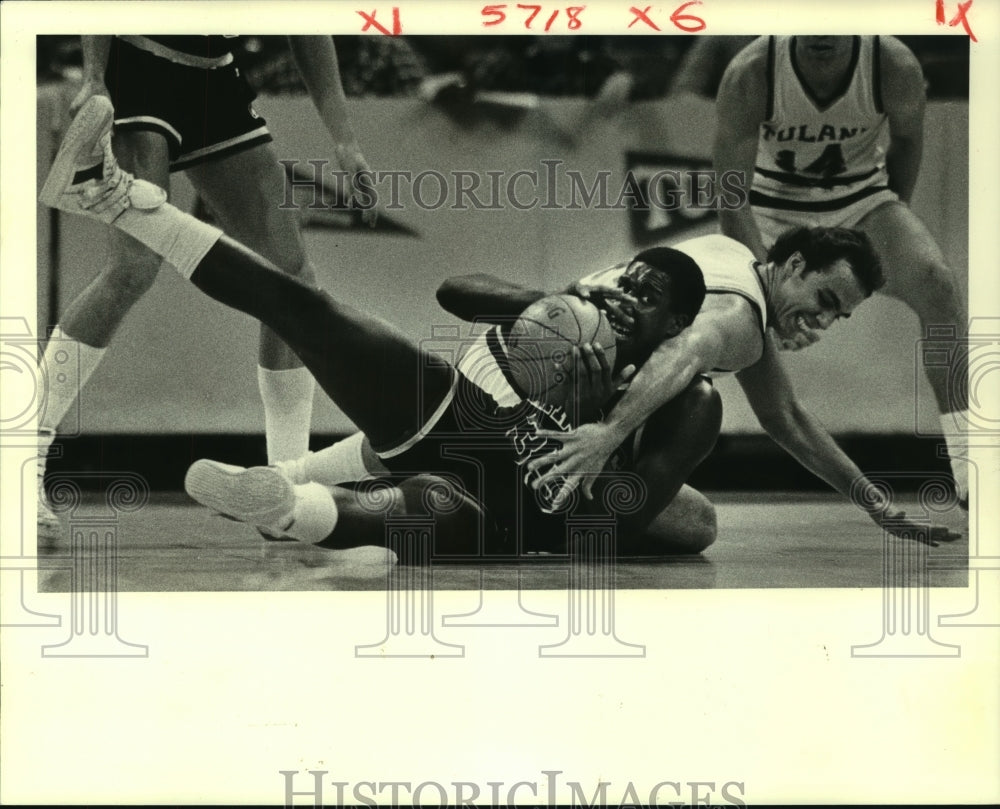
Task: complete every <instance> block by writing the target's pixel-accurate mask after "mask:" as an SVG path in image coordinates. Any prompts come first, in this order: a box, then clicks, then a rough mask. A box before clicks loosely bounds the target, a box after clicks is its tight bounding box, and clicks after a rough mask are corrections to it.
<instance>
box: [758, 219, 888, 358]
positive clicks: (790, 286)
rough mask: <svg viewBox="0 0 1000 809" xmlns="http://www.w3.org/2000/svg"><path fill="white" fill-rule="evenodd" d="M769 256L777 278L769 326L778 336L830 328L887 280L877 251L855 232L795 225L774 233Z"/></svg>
mask: <svg viewBox="0 0 1000 809" xmlns="http://www.w3.org/2000/svg"><path fill="white" fill-rule="evenodd" d="M767 260H768V263H769V264H770V265H773V266H774V267H775V268H776V270H777V279H778V282H777V284H775V285H774V287H773V288H772V289H771V290H770V295H769V301H768V303H769V306H770V309H771V311H770V312H769V313H768V314H769V318H768V319H769V325H770V326H771V328H773V329H774V331H775V332H776V333H777V334H778V336H779V337H780V338H781V339H782V340H794V339H795V336H796V334H798V333H800V332H815V331H819V330H824V329H828V328H829V327H830V326H831V325H833V324H834V323H835V322H836V321H837V320H839V319H840V318H848V317H850V316H851V312H853V311H854V309H855V308H856V307H857V306H858V305H859V304H860V303H862V302H863V301H864V300H865V299H866V298H868V297H870V296H871V294H872V293H873V292H875V291H876V290H877V289H880V288H881V287H882V286H883V285H884V284H885V278H884V277H883V275H882V267H881V264H880V263H879V259H878V256H877V255H876V254H875V249H874V248H873V247H872V244H871V242H870V241H869V240H868V237H867V236H865V234H864V233H862V232H861V231H858V230H848V229H846V228H824V227H815V228H805V227H803V228H794V229H792V230H788V231H785V232H784V233H782V234H781V236H779V237H778V240H777V241H776V242H775V243H774V244H773V245H772V247H771V249H770V250H769V251H768V254H767Z"/></svg>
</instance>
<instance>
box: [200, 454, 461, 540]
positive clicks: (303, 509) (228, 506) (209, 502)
mask: <svg viewBox="0 0 1000 809" xmlns="http://www.w3.org/2000/svg"><path fill="white" fill-rule="evenodd" d="M184 489H185V491H186V492H187V493H188V494H189V495H190V496H191V497H192V498H193V499H194V500H196V501H197V502H199V503H201V504H202V505H204V506H207V507H208V508H210V509H212V510H213V511H215V512H217V513H219V514H221V515H223V516H225V517H228V518H230V519H233V520H236V521H237V522H243V523H247V524H249V525H253V526H255V527H256V528H257V529H258V530H262V531H265V532H267V533H268V534H273V535H275V536H281V537H283V538H290V539H297V540H299V541H300V542H306V543H311V544H316V545H322V546H323V547H324V548H329V549H336V550H343V549H346V548H356V547H360V546H362V545H383V544H385V542H386V539H387V536H386V525H385V518H386V517H388V516H396V517H401V516H403V515H405V514H418V515H420V516H432V517H434V518H435V523H436V525H435V550H436V551H437V552H438V553H472V552H474V551H475V549H476V547H478V546H477V543H476V537H477V531H478V526H479V519H480V512H479V508H478V506H477V505H476V504H475V502H474V501H473V500H472V499H471V498H469V497H468V496H467V495H466V494H464V493H463V492H461V491H459V490H457V489H455V488H454V487H450V486H449V484H448V483H446V482H445V481H443V480H441V479H440V478H435V477H433V476H430V475H426V476H417V477H414V478H409V479H407V480H404V481H402V482H400V483H398V485H396V486H389V485H383V484H379V490H378V493H377V494H375V495H374V496H369V497H366V496H365V495H364V493H359V492H357V491H351V490H348V489H342V488H339V487H332V486H323V485H321V484H319V483H307V484H298V485H297V484H293V483H292V481H291V480H290V479H289V478H288V476H287V475H286V474H285V473H284V472H283V471H282V470H281V469H280V468H278V467H276V466H255V467H250V468H249V469H247V468H244V467H242V466H234V465H232V464H224V463H220V462H218V461H212V460H207V459H203V460H200V461H195V463H193V464H192V465H191V468H190V469H188V472H187V475H186V477H185V479H184ZM432 490H433V491H432ZM436 501H441V504H442V506H443V509H442V511H441V513H440V514H437V513H435V510H434V504H435V502H436ZM394 550H398V549H394ZM408 556H409V555H408Z"/></svg>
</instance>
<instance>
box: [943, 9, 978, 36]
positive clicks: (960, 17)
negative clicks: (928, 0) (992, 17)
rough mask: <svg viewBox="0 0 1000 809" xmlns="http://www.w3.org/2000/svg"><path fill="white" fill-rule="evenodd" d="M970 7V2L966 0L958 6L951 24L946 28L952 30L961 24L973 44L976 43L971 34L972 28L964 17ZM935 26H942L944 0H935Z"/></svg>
mask: <svg viewBox="0 0 1000 809" xmlns="http://www.w3.org/2000/svg"><path fill="white" fill-rule="evenodd" d="M971 6H972V0H966V2H965V3H959V4H958V10H957V11H956V12H955V16H954V17H952V19H951V22H949V23H948V26H949V27H951V28H954V27H955V26H956V25H958V24H959V23H962V27H963V28H964V29H965V33H967V34H968V35H969V39H971V40H972V41H973V42H978V41H979V40H978V39H976V35H975V34H974V33H972V28H971V27H970V26H969V20H968V18H967V17H966V15H967V14H968V13H969V8H970V7H971ZM937 24H938V25H944V0H937Z"/></svg>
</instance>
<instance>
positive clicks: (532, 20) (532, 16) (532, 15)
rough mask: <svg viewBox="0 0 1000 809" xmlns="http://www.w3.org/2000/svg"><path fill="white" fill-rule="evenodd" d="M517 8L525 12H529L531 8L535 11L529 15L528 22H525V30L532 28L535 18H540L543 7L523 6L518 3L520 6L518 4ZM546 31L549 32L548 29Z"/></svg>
mask: <svg viewBox="0 0 1000 809" xmlns="http://www.w3.org/2000/svg"><path fill="white" fill-rule="evenodd" d="M517 7H518V8H519V9H522V10H524V11H527V10H528V9H529V8H530V9H534V10H533V11H532V12H531V13H530V14H529V15H528V19H526V20H525V21H524V27H525V28H531V23H532V22H534V19H535V17H537V16H538V12H539V11H541V10H542V7H541V6H528V5H522V4H521V3H518V4H517ZM557 13H558V12H557ZM546 30H547V29H546Z"/></svg>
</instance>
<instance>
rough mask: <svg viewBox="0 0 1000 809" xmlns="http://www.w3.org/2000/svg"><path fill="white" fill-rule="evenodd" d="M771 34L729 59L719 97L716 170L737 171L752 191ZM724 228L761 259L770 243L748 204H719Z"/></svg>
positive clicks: (714, 149) (714, 152)
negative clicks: (727, 207)
mask: <svg viewBox="0 0 1000 809" xmlns="http://www.w3.org/2000/svg"><path fill="white" fill-rule="evenodd" d="M766 77H767V38H766V37H762V38H761V39H758V40H756V41H755V42H753V43H751V44H750V45H749V46H747V47H746V48H745V49H744V50H743V51H741V52H740V53H739V54H738V55H737V56H736V58H735V59H733V61H732V62H731V63H730V65H729V67H728V68H727V69H726V72H725V74H724V75H723V77H722V83H721V85H720V86H719V94H718V96H717V97H716V101H715V115H716V124H715V141H714V144H713V147H712V160H713V163H714V165H715V171H716V172H717V173H718V174H720V175H721V173H722V172H727V171H738V172H741V173H742V175H743V177H744V186H745V188H746V190H747V192H749V190H750V185H751V183H752V182H753V175H754V166H755V164H756V161H757V139H758V136H759V133H760V124H761V122H762V121H764V119H765V118H766V116H767V78H766ZM719 226H720V228H721V230H722V233H723V234H725V235H726V236H729V237H731V238H733V239H736V240H737V241H739V242H742V243H743V244H745V245H746V246H747V247H749V248H750V250H751V252H752V253H753V254H754V256H755V257H756V258H757V260H758V261H764V260H765V258H766V255H767V249H766V248H765V247H764V240H763V238H762V236H761V233H760V228H759V227H758V226H757V223H756V222H755V221H754V218H753V211H752V210H751V208H750V206H749V204H747V205H745V206H743V207H742V208H738V209H736V210H720V211H719Z"/></svg>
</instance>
